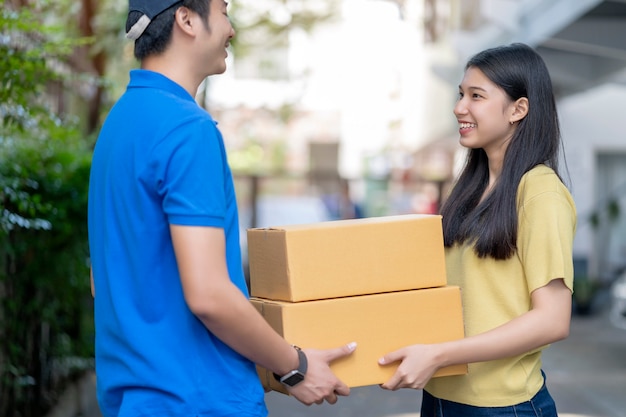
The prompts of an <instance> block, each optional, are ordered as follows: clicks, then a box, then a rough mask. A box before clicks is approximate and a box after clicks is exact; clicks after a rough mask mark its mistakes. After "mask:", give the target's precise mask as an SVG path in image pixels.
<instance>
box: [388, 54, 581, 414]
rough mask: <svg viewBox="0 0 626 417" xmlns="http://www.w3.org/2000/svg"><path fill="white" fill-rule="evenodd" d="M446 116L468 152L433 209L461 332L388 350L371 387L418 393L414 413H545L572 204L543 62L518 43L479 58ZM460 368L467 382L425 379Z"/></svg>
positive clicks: (565, 287) (565, 317)
mask: <svg viewBox="0 0 626 417" xmlns="http://www.w3.org/2000/svg"><path fill="white" fill-rule="evenodd" d="M454 114H455V115H456V117H457V120H458V123H459V134H460V143H461V145H463V146H464V147H466V148H468V149H469V151H468V154H467V160H466V164H465V168H464V169H463V171H462V173H461V174H460V176H459V178H458V180H457V182H456V184H455V186H454V187H453V189H452V191H451V193H450V195H449V197H448V198H447V200H446V202H445V204H444V206H443V208H442V212H441V214H442V215H443V231H444V243H445V247H446V267H447V275H448V284H450V285H459V286H460V287H461V293H462V298H463V309H464V319H465V330H466V337H465V338H464V339H461V340H457V341H453V342H447V343H440V344H432V345H413V346H407V347H405V348H402V349H399V350H397V351H395V352H391V353H389V354H387V355H386V356H384V357H383V358H381V359H380V363H381V364H389V363H393V362H396V361H401V364H400V365H399V367H398V370H397V372H396V373H395V374H394V375H393V377H392V378H391V379H389V381H387V382H386V383H385V384H383V385H382V387H383V388H385V389H390V390H395V389H398V388H414V389H424V393H423V400H422V414H421V415H422V416H441V415H444V416H463V417H468V416H469V417H471V416H522V415H523V416H543V417H546V416H556V415H557V412H556V407H555V404H554V401H553V399H552V397H551V396H550V394H549V392H548V390H547V388H546V385H545V374H544V373H543V371H542V369H541V352H542V350H543V349H544V348H545V347H546V346H547V345H549V344H550V343H552V342H555V341H558V340H561V339H564V338H565V337H567V336H568V334H569V325H570V314H571V299H572V297H571V294H572V284H573V262H572V242H573V238H574V232H575V228H576V208H575V206H574V202H573V200H572V197H571V195H570V193H569V192H568V190H567V188H566V187H565V185H564V184H563V182H562V180H561V177H560V176H559V174H558V161H559V151H560V150H561V147H562V146H561V143H560V141H561V139H560V131H559V122H558V116H557V111H556V105H555V100H554V95H553V91H552V83H551V80H550V76H549V73H548V70H547V68H546V65H545V63H544V61H543V60H542V59H541V57H540V56H539V55H538V54H537V53H536V52H535V51H534V50H533V49H532V48H530V47H528V46H527V45H524V44H512V45H507V46H501V47H497V48H492V49H488V50H485V51H483V52H480V53H478V54H477V55H475V56H474V57H472V58H471V59H470V60H469V62H468V63H467V65H466V67H465V74H464V76H463V79H462V81H461V84H460V85H459V97H458V101H457V103H456V105H455V107H454ZM462 363H468V364H469V372H468V373H467V374H466V375H460V376H449V377H438V378H433V379H431V377H432V375H433V373H434V372H435V371H436V370H437V369H439V368H441V367H444V366H448V365H453V364H462Z"/></svg>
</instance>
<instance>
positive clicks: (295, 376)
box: [274, 345, 307, 387]
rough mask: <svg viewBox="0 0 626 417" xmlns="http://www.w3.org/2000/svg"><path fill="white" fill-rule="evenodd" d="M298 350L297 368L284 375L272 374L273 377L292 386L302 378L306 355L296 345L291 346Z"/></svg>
mask: <svg viewBox="0 0 626 417" xmlns="http://www.w3.org/2000/svg"><path fill="white" fill-rule="evenodd" d="M293 347H294V348H295V349H296V352H298V362H299V363H298V369H294V370H293V371H289V372H287V373H286V374H285V375H283V376H280V375H278V374H274V378H276V380H277V381H279V382H280V383H282V384H285V385H287V386H290V387H293V386H295V385H297V384H299V383H300V382H302V381H303V380H304V374H306V369H307V360H306V355H305V354H304V352H303V351H302V349H300V348H299V347H298V346H295V345H294V346H293Z"/></svg>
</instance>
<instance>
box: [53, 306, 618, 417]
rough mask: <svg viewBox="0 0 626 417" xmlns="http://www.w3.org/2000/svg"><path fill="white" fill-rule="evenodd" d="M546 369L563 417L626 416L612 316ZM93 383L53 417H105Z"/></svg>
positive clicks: (557, 353) (380, 407) (392, 402)
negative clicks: (100, 408) (610, 319)
mask: <svg viewBox="0 0 626 417" xmlns="http://www.w3.org/2000/svg"><path fill="white" fill-rule="evenodd" d="M544 369H545V371H546V373H547V375H548V388H549V390H550V392H551V393H552V395H553V397H554V399H555V401H556V403H557V408H558V410H559V414H560V416H561V417H626V330H623V329H618V328H616V327H613V326H612V325H611V324H610V322H609V319H608V312H604V311H600V312H596V313H595V314H593V315H590V316H586V317H583V316H574V317H573V318H572V326H571V333H570V337H569V338H568V339H566V340H564V341H561V342H558V343H555V344H553V345H552V346H551V347H550V348H548V349H547V350H546V351H545V353H544ZM94 384H95V379H94V378H93V375H91V376H87V377H86V378H85V380H84V383H83V384H82V387H81V389H80V390H77V391H76V392H74V393H73V394H74V395H70V396H69V397H68V398H66V399H65V401H66V403H65V406H64V407H59V409H57V410H55V411H57V412H56V413H51V415H50V416H49V417H77V416H79V415H80V416H81V417H101V414H100V413H99V411H98V407H97V404H96V403H95V399H94V389H95V385H94ZM420 400H421V393H420V392H419V391H414V390H400V391H396V392H388V391H384V390H382V389H380V388H379V387H378V386H369V387H360V388H353V389H352V393H351V395H350V396H349V397H342V398H340V400H339V402H338V403H337V404H335V405H332V406H331V405H328V404H324V405H314V406H310V407H306V406H304V405H302V404H300V403H299V402H298V401H296V400H295V399H294V398H291V397H288V396H286V395H283V394H279V393H275V392H271V393H268V394H267V396H266V402H267V406H268V409H269V412H270V417H313V416H318V417H322V416H324V417H329V416H337V417H417V416H418V415H419V404H420ZM62 409H64V410H62Z"/></svg>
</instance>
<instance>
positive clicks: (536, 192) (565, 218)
mask: <svg viewBox="0 0 626 417" xmlns="http://www.w3.org/2000/svg"><path fill="white" fill-rule="evenodd" d="M517 203H518V235H517V252H516V253H515V254H514V255H513V257H511V258H509V259H507V260H494V259H492V258H482V259H481V258H478V256H476V253H475V252H474V249H473V247H472V246H470V245H462V246H459V245H456V246H454V247H452V248H446V268H447V277H448V284H449V285H458V286H460V287H461V294H462V299H463V314H464V320H465V334H466V336H472V335H476V334H480V333H483V332H486V331H488V330H491V329H493V328H495V327H498V326H500V325H502V324H504V323H506V322H508V321H510V320H512V319H514V318H515V317H518V316H520V315H522V314H524V313H526V312H527V311H529V310H530V308H531V293H532V292H533V291H534V290H536V289H537V288H541V287H543V286H545V285H547V284H548V283H549V282H550V281H552V280H554V279H563V280H564V282H565V285H566V286H567V287H568V288H569V289H570V290H571V289H572V287H573V279H574V278H573V275H574V271H573V261H572V245H573V240H574V233H575V229H576V208H575V205H574V201H573V199H572V196H571V195H570V193H569V191H568V190H567V188H566V187H565V186H564V185H563V183H562V182H561V180H560V179H559V178H558V176H557V175H556V174H555V173H554V171H553V170H552V169H550V168H548V167H547V166H545V165H539V166H537V167H535V168H533V169H532V170H530V171H529V172H527V173H526V174H525V175H524V176H523V177H522V180H521V181H520V184H519V187H518V191H517ZM542 350H543V348H539V349H537V350H534V351H532V352H527V353H525V354H522V355H518V356H515V357H512V358H506V359H500V360H494V361H489V362H480V363H472V364H470V365H469V372H468V373H467V374H466V375H460V376H450V377H437V378H433V379H431V380H430V382H429V383H428V385H427V386H426V391H428V392H429V393H431V394H432V395H434V396H436V397H438V398H442V399H446V400H449V401H455V402H459V403H463V404H469V405H474V406H478V407H503V406H509V405H513V404H518V403H521V402H524V401H528V400H530V399H531V398H532V397H533V396H534V395H535V394H536V393H537V392H538V391H539V389H540V388H541V386H542V385H543V377H542V375H541V351H542Z"/></svg>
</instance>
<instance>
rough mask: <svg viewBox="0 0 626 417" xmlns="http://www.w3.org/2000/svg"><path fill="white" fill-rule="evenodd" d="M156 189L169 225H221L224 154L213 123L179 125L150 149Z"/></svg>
mask: <svg viewBox="0 0 626 417" xmlns="http://www.w3.org/2000/svg"><path fill="white" fill-rule="evenodd" d="M154 161H155V164H156V165H157V168H156V170H155V172H156V183H157V184H156V189H157V192H158V194H159V195H160V196H161V198H162V204H163V211H164V213H165V215H166V216H167V218H168V221H169V223H170V224H176V225H183V226H213V227H224V218H225V211H226V201H225V200H226V199H225V191H224V181H225V178H224V177H225V165H226V155H225V152H224V147H223V144H222V137H221V135H220V133H219V131H218V130H217V127H216V126H215V123H214V122H213V121H212V120H210V119H208V120H198V119H197V118H195V119H193V120H191V121H189V122H188V123H185V124H183V125H179V126H178V127H177V130H176V131H175V132H172V133H171V134H170V135H168V137H167V138H165V139H164V140H163V141H162V142H161V143H160V144H159V145H158V146H156V147H155V150H154Z"/></svg>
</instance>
